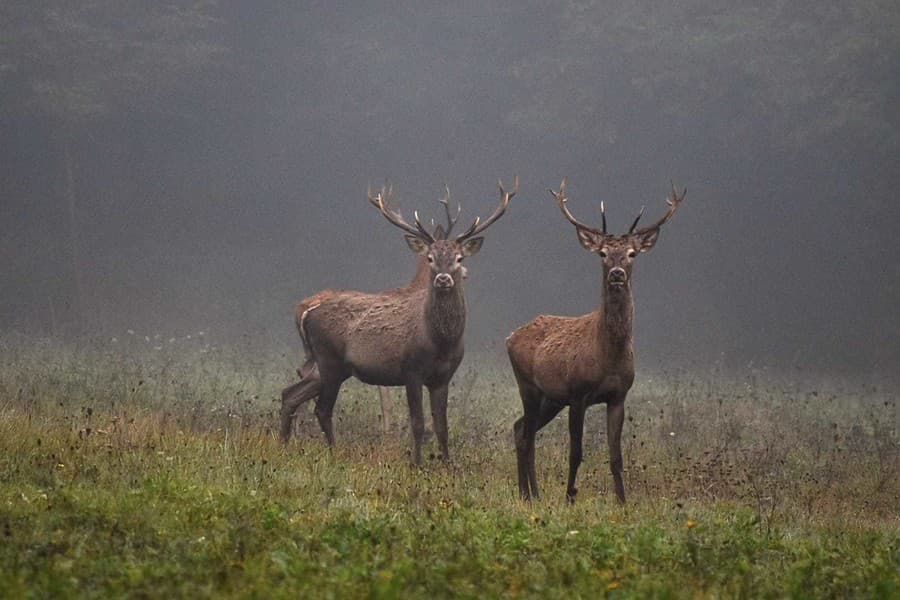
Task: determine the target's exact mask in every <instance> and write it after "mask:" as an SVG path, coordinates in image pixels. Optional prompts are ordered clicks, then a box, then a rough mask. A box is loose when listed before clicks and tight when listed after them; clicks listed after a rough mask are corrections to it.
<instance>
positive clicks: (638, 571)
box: [0, 334, 900, 598]
mask: <svg viewBox="0 0 900 600" xmlns="http://www.w3.org/2000/svg"><path fill="white" fill-rule="evenodd" d="M207 338H208V336H202V335H198V334H194V335H193V336H192V337H191V338H190V339H188V338H187V336H182V337H179V338H177V339H176V338H171V339H159V338H158V337H155V336H154V337H150V336H147V337H144V336H140V335H135V334H126V335H123V336H121V338H120V339H117V340H114V341H113V340H103V341H102V342H94V343H91V344H87V343H78V344H75V343H61V342H59V341H53V340H47V339H43V340H37V339H32V338H25V337H21V336H16V335H12V334H6V335H4V336H2V337H0V361H2V364H0V596H3V597H10V598H18V597H35V598H41V597H66V598H69V597H103V598H107V597H121V596H123V595H128V596H132V597H165V598H177V597H229V596H240V597H266V598H268V597H276V598H277V597H291V598H295V597H308V598H332V597H333V598H346V597H376V598H379V597H386V598H392V597H398V596H399V597H425V596H428V597H448V596H460V597H473V598H474V597H478V598H483V597H517V596H522V597H541V598H554V597H567V598H570V597H576V598H577V597H586V598H587V597H590V598H595V597H597V596H599V595H604V594H605V595H608V596H610V597H659V598H696V597H754V598H756V597H778V598H781V597H798V598H827V597H875V598H898V597H900V574H898V573H900V508H898V507H900V477H898V475H900V434H898V432H900V416H898V408H897V404H896V394H895V393H894V392H893V390H892V388H890V387H889V386H884V385H879V384H877V383H875V384H873V383H867V384H865V385H857V384H855V383H852V382H849V381H846V380H841V379H835V380H833V381H806V382H798V381H797V378H794V379H793V380H791V381H785V380H784V378H783V377H774V376H771V375H770V374H768V373H767V372H766V371H764V370H763V371H760V370H754V369H750V368H748V369H746V370H745V371H744V372H742V373H740V374H738V375H726V374H724V373H722V372H719V371H718V370H717V369H714V368H711V369H709V370H708V371H706V372H704V373H692V372H686V371H676V372H669V373H664V372H653V371H652V370H651V369H649V368H647V369H643V370H641V369H639V372H638V379H637V381H636V384H635V387H634V388H633V390H632V393H631V394H630V396H629V399H628V403H627V406H628V413H627V415H628V417H627V422H626V429H625V440H626V443H625V468H626V473H625V481H626V489H627V491H628V493H629V502H628V504H627V505H626V506H624V507H620V506H618V505H617V504H616V503H615V501H614V498H613V496H612V494H611V478H610V476H609V471H608V467H607V462H606V461H607V454H606V450H605V439H604V437H605V435H604V434H603V431H604V414H605V411H604V410H603V409H602V408H601V407H596V408H593V409H591V410H590V411H589V413H588V431H587V434H586V436H585V440H586V444H585V454H586V456H585V462H584V463H583V465H582V467H581V470H580V473H579V487H580V490H581V491H580V494H579V496H578V501H577V503H576V505H575V506H569V505H567V504H566V503H565V501H564V490H565V476H566V461H567V453H568V447H567V439H568V438H567V428H566V424H565V416H564V415H565V413H563V417H562V419H557V421H556V422H553V423H551V424H550V425H548V427H547V428H546V429H545V430H544V431H543V432H542V433H541V434H540V436H539V440H538V451H537V452H538V454H537V456H538V470H539V473H538V476H539V478H540V481H541V482H542V484H543V492H544V496H543V498H542V499H541V500H539V501H536V502H534V503H532V504H528V503H524V502H522V501H520V500H519V499H518V498H517V496H516V482H515V455H514V454H515V453H514V450H513V444H512V434H511V425H512V422H513V421H514V420H515V418H517V416H518V415H519V414H520V410H521V409H520V402H519V399H518V396H517V393H516V391H515V389H514V385H513V382H512V379H511V377H510V375H509V373H508V370H507V369H506V367H505V365H504V364H503V363H502V362H500V361H501V360H502V357H493V356H487V355H486V356H484V357H478V360H475V358H476V357H473V356H471V354H470V356H469V357H468V358H467V360H466V362H465V363H464V366H463V368H462V369H461V370H460V372H459V373H458V374H457V376H456V379H455V382H454V385H453V387H452V389H451V400H450V427H451V452H452V453H453V456H454V458H453V461H452V463H451V464H450V465H444V464H442V463H441V462H440V461H438V460H434V459H433V455H432V458H430V459H429V460H428V461H427V464H426V466H425V467H424V468H422V469H412V468H411V467H409V466H408V458H407V456H408V453H407V451H408V447H409V443H408V434H407V432H406V430H405V428H403V427H400V428H399V430H397V431H394V432H390V433H382V431H381V425H380V420H379V419H380V416H379V411H378V401H377V395H376V393H375V391H374V389H372V388H367V387H364V386H362V385H359V384H356V383H348V384H347V385H345V387H344V389H343V391H342V396H341V398H340V399H339V402H338V407H337V418H336V426H335V428H336V434H337V438H338V442H337V447H336V449H335V450H334V451H333V452H330V451H329V450H327V448H326V447H325V445H324V443H323V441H322V438H321V436H320V434H319V432H318V427H317V425H316V424H315V422H314V419H312V418H311V417H309V416H307V417H305V418H302V419H301V422H300V423H299V424H298V427H297V429H298V431H297V434H298V435H297V436H296V437H295V439H294V440H293V441H292V442H291V443H290V444H289V445H288V446H286V447H285V446H282V445H281V444H280V443H279V442H278V440H277V439H276V432H277V414H278V407H279V403H278V397H279V391H280V389H281V388H282V387H283V386H284V385H286V384H287V383H289V382H291V381H293V373H292V357H288V356H286V354H287V353H285V354H275V355H273V356H264V355H260V354H255V353H251V352H247V351H242V352H238V351H235V350H232V349H223V348H217V347H215V346H214V345H211V344H209V343H207V341H206V339H207ZM492 354H497V353H496V352H494V353H492ZM474 365H477V367H478V368H477V370H475V368H474ZM394 396H395V403H396V415H397V417H398V420H400V421H401V422H405V418H404V417H405V413H406V411H405V408H404V403H403V400H402V398H401V397H400V395H399V394H398V393H397V392H395V393H394ZM435 451H436V450H435V448H434V442H433V441H432V442H431V443H430V446H429V447H428V452H435ZM428 452H426V455H428Z"/></svg>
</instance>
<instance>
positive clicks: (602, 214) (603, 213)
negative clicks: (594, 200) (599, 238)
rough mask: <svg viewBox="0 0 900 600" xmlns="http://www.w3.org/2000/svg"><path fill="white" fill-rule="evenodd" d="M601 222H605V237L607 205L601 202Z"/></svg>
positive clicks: (604, 231) (604, 230) (604, 232)
mask: <svg viewBox="0 0 900 600" xmlns="http://www.w3.org/2000/svg"><path fill="white" fill-rule="evenodd" d="M600 220H601V221H602V222H603V235H606V204H604V203H603V200H601V201H600Z"/></svg>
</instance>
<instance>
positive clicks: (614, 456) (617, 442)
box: [606, 397, 625, 504]
mask: <svg viewBox="0 0 900 600" xmlns="http://www.w3.org/2000/svg"><path fill="white" fill-rule="evenodd" d="M624 421H625V398H624V397H623V398H620V399H617V400H616V401H615V402H613V401H610V402H609V403H608V404H607V405H606V437H607V441H608V443H609V469H610V471H611V472H612V476H613V483H614V484H615V487H616V498H617V499H618V501H619V504H625V485H624V484H623V483H622V424H623V423H624Z"/></svg>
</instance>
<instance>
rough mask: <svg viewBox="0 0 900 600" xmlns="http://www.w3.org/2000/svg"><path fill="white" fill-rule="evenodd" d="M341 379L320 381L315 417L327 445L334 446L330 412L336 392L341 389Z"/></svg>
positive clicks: (331, 412) (335, 400) (335, 398)
mask: <svg viewBox="0 0 900 600" xmlns="http://www.w3.org/2000/svg"><path fill="white" fill-rule="evenodd" d="M341 383H343V382H342V381H325V380H323V381H322V384H321V391H320V392H319V399H318V400H317V401H316V418H317V419H318V420H319V427H321V428H322V433H324V434H325V441H326V442H327V443H328V445H329V446H334V424H333V422H332V418H331V417H332V414H333V413H334V403H335V402H337V397H338V392H339V391H340V390H341Z"/></svg>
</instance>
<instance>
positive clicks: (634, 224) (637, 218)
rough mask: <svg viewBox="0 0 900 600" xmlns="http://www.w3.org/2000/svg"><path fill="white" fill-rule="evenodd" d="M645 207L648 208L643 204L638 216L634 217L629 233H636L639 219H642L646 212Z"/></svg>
mask: <svg viewBox="0 0 900 600" xmlns="http://www.w3.org/2000/svg"><path fill="white" fill-rule="evenodd" d="M645 208H647V207H646V206H642V207H641V210H640V212H638V216H636V217H635V218H634V223H632V224H631V228H630V229H629V230H628V233H629V234H632V233H634V228H635V227H637V224H638V221H640V220H641V215H643V214H644V209H645Z"/></svg>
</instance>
